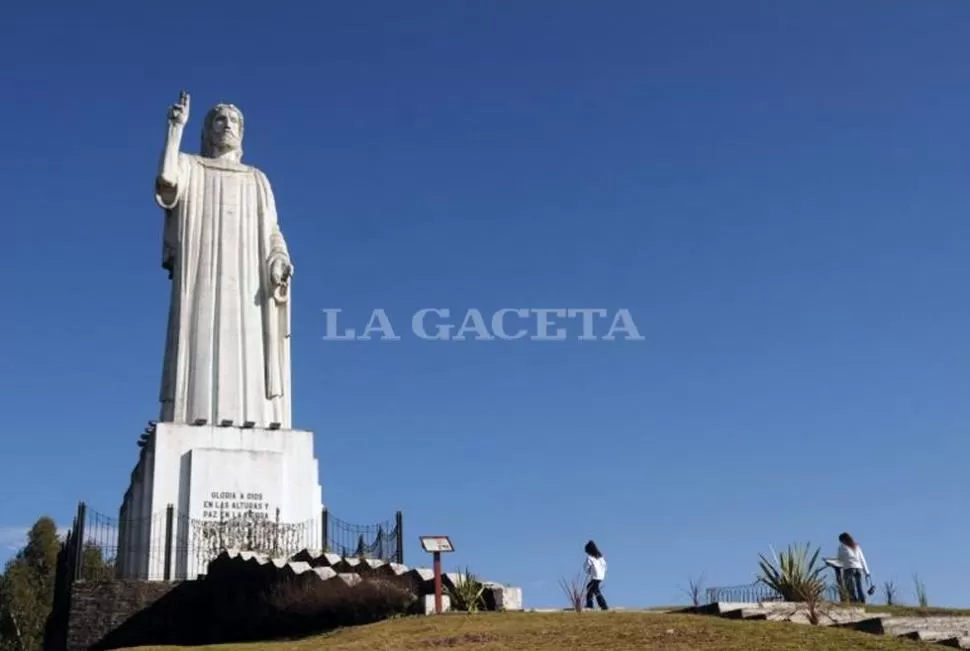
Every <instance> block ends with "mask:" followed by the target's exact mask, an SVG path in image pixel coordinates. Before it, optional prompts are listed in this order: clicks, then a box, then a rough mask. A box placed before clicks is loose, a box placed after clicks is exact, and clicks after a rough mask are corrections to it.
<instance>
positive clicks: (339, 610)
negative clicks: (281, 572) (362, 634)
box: [266, 576, 418, 637]
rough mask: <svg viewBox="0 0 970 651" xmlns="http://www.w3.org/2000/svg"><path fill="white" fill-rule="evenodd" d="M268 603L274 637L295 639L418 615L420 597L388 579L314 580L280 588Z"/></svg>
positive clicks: (274, 589) (272, 591) (273, 591)
mask: <svg viewBox="0 0 970 651" xmlns="http://www.w3.org/2000/svg"><path fill="white" fill-rule="evenodd" d="M301 579H302V580H301ZM266 601H267V604H268V606H269V609H268V610H269V613H268V616H269V619H270V622H271V628H272V629H273V631H272V634H273V636H274V637H277V636H285V637H291V636H298V635H310V634H313V633H319V632H322V631H326V630H331V629H334V628H337V627H342V626H354V625H358V624H369V623H372V622H376V621H380V620H383V619H388V618H391V617H396V616H399V615H406V614H409V613H412V612H415V608H416V606H417V604H418V597H417V595H415V594H414V592H412V591H411V590H409V589H407V588H405V587H403V586H401V585H400V584H398V583H395V582H393V581H389V580H387V579H381V578H376V577H373V578H365V579H362V580H361V581H360V582H359V583H358V584H356V585H347V584H346V583H344V582H343V581H342V580H340V579H330V580H327V581H321V580H319V579H318V578H317V577H315V576H312V577H307V578H302V577H295V578H294V579H292V580H289V581H284V582H282V583H278V584H276V585H275V586H273V587H272V588H270V590H269V594H268V595H267V600H266Z"/></svg>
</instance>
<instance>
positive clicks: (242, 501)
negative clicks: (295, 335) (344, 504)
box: [115, 423, 324, 581]
mask: <svg viewBox="0 0 970 651" xmlns="http://www.w3.org/2000/svg"><path fill="white" fill-rule="evenodd" d="M322 510H323V500H322V490H321V487H320V477H319V467H318V464H317V460H316V458H315V456H314V453H313V433H312V432H308V431H303V430H285V429H263V428H258V427H250V428H245V427H218V426H213V425H183V424H176V423H158V424H157V425H155V427H154V431H153V432H151V433H150V434H149V435H148V437H147V439H146V440H145V441H144V443H143V445H142V452H141V456H140V458H139V461H138V464H137V465H136V466H135V469H134V471H133V472H132V474H131V485H130V486H129V487H128V490H127V491H126V492H125V498H124V502H123V503H122V506H121V512H120V517H119V523H120V524H119V532H118V553H117V558H116V561H115V562H116V564H117V568H118V574H119V576H121V577H124V578H139V579H149V580H175V581H177V580H185V579H194V578H196V577H197V576H198V575H200V574H204V573H205V572H206V567H207V566H208V563H209V561H210V560H212V559H214V558H215V557H216V556H218V555H219V554H220V553H222V551H224V550H227V549H238V550H250V551H258V552H262V553H274V554H278V555H286V554H288V553H296V552H298V551H300V550H302V549H304V548H307V549H323V547H324V541H323V540H322V537H323V531H322V526H323V523H322V518H321V516H322Z"/></svg>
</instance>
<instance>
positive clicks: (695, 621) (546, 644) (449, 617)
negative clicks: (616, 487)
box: [142, 612, 926, 651]
mask: <svg viewBox="0 0 970 651" xmlns="http://www.w3.org/2000/svg"><path fill="white" fill-rule="evenodd" d="M174 648H176V647H142V650H143V651H145V650H147V649H152V650H153V651H162V650H163V649H165V650H166V651H168V650H171V649H174ZM919 648H924V649H925V648H926V647H925V646H924V645H922V644H920V643H918V642H912V641H909V640H900V639H894V638H888V637H883V636H876V635H869V634H867V633H859V632H856V631H849V630H840V629H833V628H821V627H813V626H807V625H800V624H790V623H777V622H743V621H730V620H724V619H719V618H716V617H704V616H699V615H668V614H663V613H655V612H653V613H650V612H609V613H600V612H586V613H478V614H475V615H468V614H461V613H455V614H446V615H441V616H436V617H434V616H433V617H409V618H401V619H395V620H390V621H385V622H381V623H378V624H371V625H368V626H360V627H355V628H347V629H343V630H339V631H336V632H333V633H329V634H326V635H321V636H317V637H312V638H307V639H304V640H295V641H287V642H274V643H268V642H260V643H255V644H230V645H220V646H213V647H193V651H197V650H198V649H214V650H215V649H218V650H219V651H313V650H316V649H322V650H327V651H331V650H332V651H352V650H353V651H414V650H415V649H474V650H475V651H486V650H494V649H507V650H509V651H511V650H513V649H514V650H515V651H532V650H537V651H563V650H564V649H590V650H591V651H593V650H595V651H632V650H634V649H636V650H638V651H639V650H641V649H663V650H664V651H707V650H710V651H787V650H790V651H804V650H805V649H812V650H813V651H862V650H863V649H867V650H872V651H875V650H876V649H879V650H880V651H897V650H898V651H915V649H919Z"/></svg>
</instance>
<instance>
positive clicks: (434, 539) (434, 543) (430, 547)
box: [421, 536, 455, 552]
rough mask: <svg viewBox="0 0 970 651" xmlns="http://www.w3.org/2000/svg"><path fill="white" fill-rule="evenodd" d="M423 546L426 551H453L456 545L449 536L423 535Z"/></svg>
mask: <svg viewBox="0 0 970 651" xmlns="http://www.w3.org/2000/svg"><path fill="white" fill-rule="evenodd" d="M421 547H422V548H423V549H424V551H426V552H453V551H455V547H454V546H453V545H452V544H451V539H450V538H449V537H448V536H421Z"/></svg>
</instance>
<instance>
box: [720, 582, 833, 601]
mask: <svg viewBox="0 0 970 651" xmlns="http://www.w3.org/2000/svg"><path fill="white" fill-rule="evenodd" d="M705 596H706V598H707V603H709V604H712V603H714V602H717V601H722V602H725V601H731V602H735V603H757V602H761V601H784V600H785V599H784V597H782V595H781V594H780V593H779V592H778V591H777V590H775V589H773V588H771V587H769V586H767V585H765V584H764V583H751V584H749V585H733V586H727V587H719V588H708V589H707V591H706V595H705ZM823 598H824V599H826V600H828V601H839V600H840V598H841V595H840V594H839V588H838V586H835V585H828V586H826V588H825V594H824V597H823Z"/></svg>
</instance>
